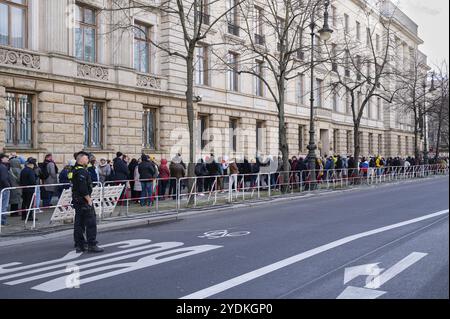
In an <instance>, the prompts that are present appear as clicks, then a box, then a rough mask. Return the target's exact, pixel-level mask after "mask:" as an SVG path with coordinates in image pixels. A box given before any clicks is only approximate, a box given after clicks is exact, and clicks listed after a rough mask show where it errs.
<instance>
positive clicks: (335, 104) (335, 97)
mask: <svg viewBox="0 0 450 319" xmlns="http://www.w3.org/2000/svg"><path fill="white" fill-rule="evenodd" d="M332 94H333V111H335V112H337V111H338V108H339V96H338V86H337V84H335V85H333V92H332Z"/></svg>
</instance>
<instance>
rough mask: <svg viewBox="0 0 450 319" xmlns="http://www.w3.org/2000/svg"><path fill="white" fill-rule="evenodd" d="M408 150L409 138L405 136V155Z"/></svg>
mask: <svg viewBox="0 0 450 319" xmlns="http://www.w3.org/2000/svg"><path fill="white" fill-rule="evenodd" d="M408 152H409V139H408V136H405V153H406V154H405V155H408Z"/></svg>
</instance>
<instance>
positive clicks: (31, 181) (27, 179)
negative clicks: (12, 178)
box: [20, 157, 38, 220]
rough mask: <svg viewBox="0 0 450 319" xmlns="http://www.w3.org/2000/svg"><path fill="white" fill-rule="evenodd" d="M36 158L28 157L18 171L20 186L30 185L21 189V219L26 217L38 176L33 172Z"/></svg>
mask: <svg viewBox="0 0 450 319" xmlns="http://www.w3.org/2000/svg"><path fill="white" fill-rule="evenodd" d="M35 166H36V159H35V158H32V157H30V158H28V160H27V162H26V163H25V167H24V168H23V170H22V171H21V172H20V186H30V187H26V188H23V189H22V220H25V219H26V217H27V213H28V211H27V210H28V209H30V206H31V200H32V199H33V194H34V191H35V188H34V187H31V186H35V185H37V181H38V176H37V174H36V172H35V169H34V168H35Z"/></svg>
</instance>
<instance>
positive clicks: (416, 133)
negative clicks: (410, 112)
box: [414, 111, 420, 161]
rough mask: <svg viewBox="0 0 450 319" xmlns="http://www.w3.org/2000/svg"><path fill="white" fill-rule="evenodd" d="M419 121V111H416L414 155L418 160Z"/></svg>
mask: <svg viewBox="0 0 450 319" xmlns="http://www.w3.org/2000/svg"><path fill="white" fill-rule="evenodd" d="M419 121H420V119H419V120H418V119H417V112H416V111H414V157H415V159H416V161H417V160H418V159H419V157H420V151H419Z"/></svg>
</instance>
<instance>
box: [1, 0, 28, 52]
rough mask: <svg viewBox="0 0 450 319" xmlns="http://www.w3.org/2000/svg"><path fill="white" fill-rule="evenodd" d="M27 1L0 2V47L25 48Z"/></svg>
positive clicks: (4, 0) (2, 0)
mask: <svg viewBox="0 0 450 319" xmlns="http://www.w3.org/2000/svg"><path fill="white" fill-rule="evenodd" d="M27 8H28V3H27V0H9V1H6V0H1V1H0V45H8V46H12V47H15V48H22V49H24V48H26V47H27V28H28V19H27V14H28V13H27V11H28V10H27Z"/></svg>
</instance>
